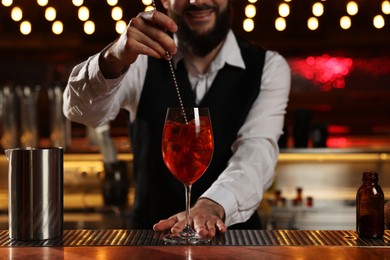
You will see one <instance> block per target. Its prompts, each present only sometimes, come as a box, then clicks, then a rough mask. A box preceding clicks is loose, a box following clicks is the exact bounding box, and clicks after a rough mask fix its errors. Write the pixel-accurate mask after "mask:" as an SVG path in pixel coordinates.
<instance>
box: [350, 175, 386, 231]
mask: <svg viewBox="0 0 390 260" xmlns="http://www.w3.org/2000/svg"><path fill="white" fill-rule="evenodd" d="M362 181H363V183H362V185H361V186H360V188H359V190H358V191H357V194H356V232H357V233H358V235H359V237H364V238H381V237H382V236H383V233H384V194H383V191H382V188H381V187H380V186H379V184H378V173H377V172H374V171H369V172H363V176H362Z"/></svg>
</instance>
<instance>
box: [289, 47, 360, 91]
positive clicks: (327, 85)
mask: <svg viewBox="0 0 390 260" xmlns="http://www.w3.org/2000/svg"><path fill="white" fill-rule="evenodd" d="M352 65H353V61H352V59H351V58H344V57H331V56H330V55H328V54H324V55H322V56H317V57H313V56H309V57H307V58H306V59H299V58H298V59H293V60H291V62H290V66H291V69H292V72H293V73H295V74H298V75H300V76H302V77H304V78H306V79H308V80H310V81H312V82H313V83H314V84H315V85H318V86H320V88H321V90H322V91H330V90H332V89H342V88H345V77H346V76H347V75H348V74H349V73H350V71H351V67H352Z"/></svg>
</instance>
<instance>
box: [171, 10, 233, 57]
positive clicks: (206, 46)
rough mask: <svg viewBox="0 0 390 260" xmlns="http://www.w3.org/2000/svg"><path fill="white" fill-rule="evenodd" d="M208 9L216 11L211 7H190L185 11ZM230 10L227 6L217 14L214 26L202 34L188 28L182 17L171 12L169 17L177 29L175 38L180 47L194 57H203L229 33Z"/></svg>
mask: <svg viewBox="0 0 390 260" xmlns="http://www.w3.org/2000/svg"><path fill="white" fill-rule="evenodd" d="M210 8H213V9H216V8H215V7H212V6H201V7H197V6H193V5H191V6H189V8H188V9H187V10H202V9H210ZM230 9H231V7H230V5H228V6H227V7H226V9H225V10H223V11H221V12H220V13H218V15H217V20H216V22H215V26H214V27H213V28H211V29H210V30H208V31H206V32H202V33H199V32H197V31H195V30H192V29H191V28H189V26H188V25H187V24H186V22H185V20H184V17H183V16H180V15H177V14H175V13H173V12H172V13H171V16H172V18H173V20H174V21H175V22H176V24H177V25H178V27H179V29H178V31H177V37H178V39H179V44H180V46H182V47H184V48H185V49H186V50H188V51H190V52H191V53H193V54H194V55H196V56H199V57H205V56H206V55H207V54H209V53H210V52H211V51H212V50H213V49H214V48H215V47H217V46H218V45H219V44H220V43H221V42H222V41H223V40H224V39H225V37H226V35H227V33H228V32H229V29H230V25H231V22H230V13H231V10H230ZM187 10H186V11H187Z"/></svg>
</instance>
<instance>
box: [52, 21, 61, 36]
mask: <svg viewBox="0 0 390 260" xmlns="http://www.w3.org/2000/svg"><path fill="white" fill-rule="evenodd" d="M51 30H52V32H53V33H54V34H57V35H59V34H61V33H62V32H63V31H64V24H63V23H62V22H61V21H55V22H54V23H53V24H52V26H51Z"/></svg>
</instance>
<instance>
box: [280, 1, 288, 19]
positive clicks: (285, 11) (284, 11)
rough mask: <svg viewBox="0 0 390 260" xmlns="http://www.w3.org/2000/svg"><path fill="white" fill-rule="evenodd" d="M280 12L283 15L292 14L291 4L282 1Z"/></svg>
mask: <svg viewBox="0 0 390 260" xmlns="http://www.w3.org/2000/svg"><path fill="white" fill-rule="evenodd" d="M278 12H279V15H280V16H281V17H287V16H288V15H289V14H290V6H289V5H288V4H286V3H282V4H280V5H279V7H278Z"/></svg>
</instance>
